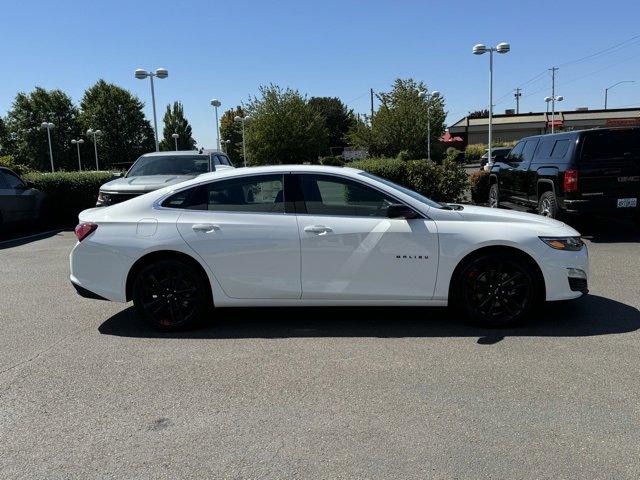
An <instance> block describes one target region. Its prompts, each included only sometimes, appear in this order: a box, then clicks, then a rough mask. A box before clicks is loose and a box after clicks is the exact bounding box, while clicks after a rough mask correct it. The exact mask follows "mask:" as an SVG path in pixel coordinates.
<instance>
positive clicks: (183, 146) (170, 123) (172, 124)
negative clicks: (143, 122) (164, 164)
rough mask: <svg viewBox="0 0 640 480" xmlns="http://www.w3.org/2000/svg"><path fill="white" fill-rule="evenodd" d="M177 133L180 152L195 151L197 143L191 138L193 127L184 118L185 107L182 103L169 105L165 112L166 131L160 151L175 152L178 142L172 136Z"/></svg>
mask: <svg viewBox="0 0 640 480" xmlns="http://www.w3.org/2000/svg"><path fill="white" fill-rule="evenodd" d="M174 133H177V134H178V135H179V136H178V150H194V149H195V148H196V141H195V140H194V139H193V137H192V136H191V125H189V122H188V121H187V119H186V118H185V117H184V107H183V106H182V103H180V102H173V108H172V107H171V105H167V111H166V112H164V129H163V131H162V136H163V138H162V140H161V141H160V150H164V151H167V150H175V148H176V142H175V140H174V139H173V137H172V136H171V135H173V134H174Z"/></svg>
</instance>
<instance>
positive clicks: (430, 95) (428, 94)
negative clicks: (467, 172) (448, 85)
mask: <svg viewBox="0 0 640 480" xmlns="http://www.w3.org/2000/svg"><path fill="white" fill-rule="evenodd" d="M418 97H420V98H426V99H427V160H431V100H433V99H436V98H439V97H440V92H438V91H437V90H434V91H433V92H427V91H426V90H425V91H423V92H418Z"/></svg>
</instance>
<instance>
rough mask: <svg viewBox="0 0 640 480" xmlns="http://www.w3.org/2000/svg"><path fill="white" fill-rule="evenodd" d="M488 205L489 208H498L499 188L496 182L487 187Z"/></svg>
mask: <svg viewBox="0 0 640 480" xmlns="http://www.w3.org/2000/svg"><path fill="white" fill-rule="evenodd" d="M489 206H490V207H491V208H498V207H499V206H500V189H499V188H498V184H497V183H494V184H493V185H491V188H489Z"/></svg>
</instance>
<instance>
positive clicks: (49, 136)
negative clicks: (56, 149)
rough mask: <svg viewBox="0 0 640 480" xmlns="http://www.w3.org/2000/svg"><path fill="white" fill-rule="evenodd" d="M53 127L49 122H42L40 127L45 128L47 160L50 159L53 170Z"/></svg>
mask: <svg viewBox="0 0 640 480" xmlns="http://www.w3.org/2000/svg"><path fill="white" fill-rule="evenodd" d="M53 127H54V125H53V123H51V122H42V123H41V124H40V128H42V129H46V130H47V140H49V160H50V161H51V171H52V172H53V171H54V170H53V149H52V148H51V129H52V128H53Z"/></svg>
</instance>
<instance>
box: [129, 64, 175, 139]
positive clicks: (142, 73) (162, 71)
mask: <svg viewBox="0 0 640 480" xmlns="http://www.w3.org/2000/svg"><path fill="white" fill-rule="evenodd" d="M168 76H169V72H168V71H167V69H166V68H158V69H156V71H155V72H147V71H146V70H143V69H141V68H138V69H137V70H136V71H135V77H136V78H137V79H138V80H143V79H145V78H147V77H149V80H151V103H152V104H153V131H154V133H155V136H156V152H158V151H160V144H159V143H158V119H157V117H156V93H155V90H154V89H153V77H158V78H160V79H163V78H167V77H168Z"/></svg>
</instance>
